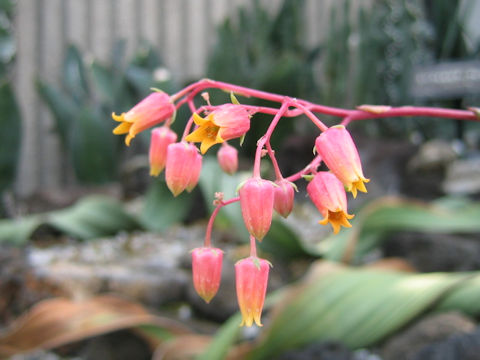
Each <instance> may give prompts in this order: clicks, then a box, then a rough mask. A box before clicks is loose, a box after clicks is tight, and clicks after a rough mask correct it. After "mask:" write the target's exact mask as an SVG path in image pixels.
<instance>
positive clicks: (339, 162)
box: [315, 125, 370, 197]
mask: <svg viewBox="0 0 480 360" xmlns="http://www.w3.org/2000/svg"><path fill="white" fill-rule="evenodd" d="M315 148H316V149H317V151H318V154H319V155H320V156H321V157H322V160H323V161H324V162H325V164H326V165H327V166H328V168H329V169H330V171H331V172H332V173H334V174H335V175H336V176H337V178H338V179H339V180H340V181H341V182H342V183H343V184H344V185H345V187H346V188H347V191H351V192H352V195H353V197H356V196H357V190H358V191H361V192H367V189H366V188H365V184H364V183H367V182H369V181H370V180H369V179H366V178H365V177H364V176H363V171H362V164H361V162H360V157H359V156H358V151H357V148H356V147H355V144H354V143H353V140H352V137H351V136H350V133H349V132H348V131H347V129H345V127H344V126H342V125H337V126H332V127H331V128H329V129H328V130H327V131H325V132H323V133H322V134H320V136H319V137H317V139H316V141H315Z"/></svg>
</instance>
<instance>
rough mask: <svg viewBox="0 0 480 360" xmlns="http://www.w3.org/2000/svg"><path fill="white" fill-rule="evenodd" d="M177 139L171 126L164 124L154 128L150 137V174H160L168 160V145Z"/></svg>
mask: <svg viewBox="0 0 480 360" xmlns="http://www.w3.org/2000/svg"><path fill="white" fill-rule="evenodd" d="M175 141H177V134H175V133H174V132H173V131H172V130H170V128H169V127H166V126H162V127H160V128H155V129H153V130H152V134H151V137H150V150H149V160H150V175H151V176H158V175H159V174H160V173H161V172H162V171H163V169H164V168H165V163H166V162H167V147H168V145H170V144H173V143H174V142H175Z"/></svg>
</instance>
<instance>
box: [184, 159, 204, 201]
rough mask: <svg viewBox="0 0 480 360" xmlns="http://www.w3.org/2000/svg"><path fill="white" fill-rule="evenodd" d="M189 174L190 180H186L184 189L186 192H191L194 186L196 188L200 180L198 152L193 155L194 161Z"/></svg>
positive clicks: (200, 168)
mask: <svg viewBox="0 0 480 360" xmlns="http://www.w3.org/2000/svg"><path fill="white" fill-rule="evenodd" d="M190 172H191V174H190V179H189V180H188V183H187V187H186V190H187V191H188V192H191V191H192V190H193V189H194V188H195V186H197V184H198V180H199V179H200V173H201V172H202V155H200V154H199V153H198V152H197V153H196V154H195V160H194V162H193V166H192V168H191V170H190Z"/></svg>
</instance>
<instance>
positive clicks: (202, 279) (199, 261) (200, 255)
mask: <svg viewBox="0 0 480 360" xmlns="http://www.w3.org/2000/svg"><path fill="white" fill-rule="evenodd" d="M222 260H223V252H222V250H220V249H217V248H212V247H201V248H196V249H194V250H193V251H192V275H193V286H194V287H195V290H196V292H197V294H198V295H199V296H200V297H201V298H202V299H203V300H205V301H206V302H207V303H209V302H210V300H212V298H213V297H214V296H215V295H216V294H217V291H218V288H219V287H220V280H221V276H222Z"/></svg>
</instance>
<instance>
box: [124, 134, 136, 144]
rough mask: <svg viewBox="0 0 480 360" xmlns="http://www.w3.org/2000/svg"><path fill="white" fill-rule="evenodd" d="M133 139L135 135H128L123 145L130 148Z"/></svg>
mask: <svg viewBox="0 0 480 360" xmlns="http://www.w3.org/2000/svg"><path fill="white" fill-rule="evenodd" d="M134 137H135V135H132V134H131V133H129V134H128V135H127V136H126V137H125V145H127V146H130V142H131V141H132V139H133V138H134Z"/></svg>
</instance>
